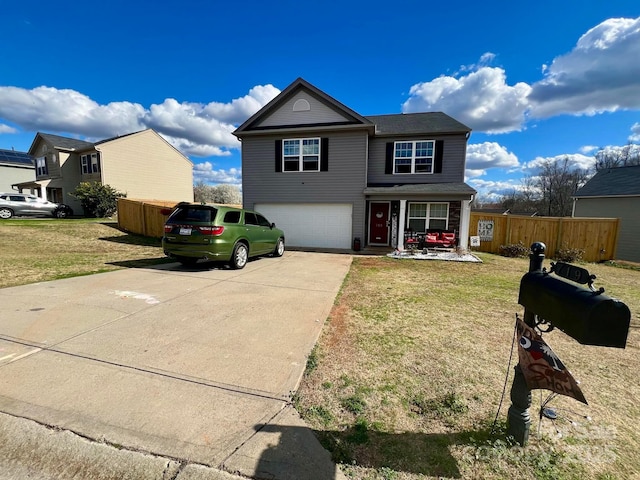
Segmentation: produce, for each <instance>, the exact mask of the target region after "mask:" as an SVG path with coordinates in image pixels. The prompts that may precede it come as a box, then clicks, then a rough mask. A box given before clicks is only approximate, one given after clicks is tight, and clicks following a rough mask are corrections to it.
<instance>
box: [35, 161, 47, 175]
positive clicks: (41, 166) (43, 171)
mask: <svg viewBox="0 0 640 480" xmlns="http://www.w3.org/2000/svg"><path fill="white" fill-rule="evenodd" d="M48 174H49V170H48V169H47V157H39V158H36V175H37V176H38V177H41V176H43V175H48Z"/></svg>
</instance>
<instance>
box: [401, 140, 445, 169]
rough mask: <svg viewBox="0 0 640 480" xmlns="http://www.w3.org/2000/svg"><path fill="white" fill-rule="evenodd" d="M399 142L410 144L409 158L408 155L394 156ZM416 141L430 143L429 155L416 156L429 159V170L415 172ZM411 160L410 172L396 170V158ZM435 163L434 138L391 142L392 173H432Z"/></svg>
mask: <svg viewBox="0 0 640 480" xmlns="http://www.w3.org/2000/svg"><path fill="white" fill-rule="evenodd" d="M399 143H410V144H411V158H409V157H396V147H397V146H398V144H399ZM418 143H431V156H426V157H418V158H426V159H427V160H431V171H430V172H416V144H418ZM401 159H406V160H411V171H410V172H396V167H397V165H396V160H401ZM435 163H436V141H435V140H401V141H398V142H393V169H392V170H393V172H392V173H393V175H432V174H433V172H434V170H435Z"/></svg>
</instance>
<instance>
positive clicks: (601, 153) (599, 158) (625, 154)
mask: <svg viewBox="0 0 640 480" xmlns="http://www.w3.org/2000/svg"><path fill="white" fill-rule="evenodd" d="M595 157H596V170H597V171H600V170H606V169H608V168H617V167H628V166H631V165H640V145H636V144H633V143H629V144H627V145H625V146H624V147H607V148H601V149H600V150H598V152H597V153H596V155H595Z"/></svg>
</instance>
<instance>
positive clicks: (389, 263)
mask: <svg viewBox="0 0 640 480" xmlns="http://www.w3.org/2000/svg"><path fill="white" fill-rule="evenodd" d="M482 258H483V260H484V263H483V264H470V263H449V262H432V261H429V262H425V261H410V260H401V261H399V260H391V259H386V258H366V257H356V258H355V260H354V263H353V266H352V269H351V272H350V274H349V276H348V278H347V280H346V282H345V284H344V286H343V290H342V293H341V296H340V297H339V300H338V302H337V304H336V306H335V308H334V309H333V312H332V314H331V317H330V319H329V321H328V322H327V324H326V326H325V330H324V332H323V335H322V338H321V340H320V342H319V344H318V346H317V348H316V350H315V351H314V353H313V356H314V360H315V362H314V363H315V364H317V365H316V366H315V368H314V369H313V370H312V371H309V372H308V374H307V375H306V376H305V379H304V380H303V383H302V385H301V387H300V389H299V392H298V394H297V397H296V405H297V407H298V408H299V410H300V412H301V413H302V414H303V416H304V417H305V419H306V420H307V421H308V422H309V423H310V424H311V425H312V427H313V428H314V429H315V430H316V432H317V433H318V436H319V437H320V439H321V441H322V442H323V443H324V444H325V446H326V447H327V448H329V449H330V450H331V451H332V453H333V455H334V458H335V459H336V460H338V461H341V462H342V463H343V469H344V470H345V472H346V473H347V474H348V475H349V476H350V477H352V478H357V479H374V478H385V479H386V478H388V479H417V478H477V479H485V478H524V479H560V478H564V479H568V478H580V479H608V478H621V479H622V478H631V477H632V476H633V475H638V472H640V459H638V458H637V452H638V451H640V433H639V431H640V429H638V428H637V426H636V424H635V422H636V421H638V420H639V419H640V408H639V406H638V401H637V399H638V398H639V395H640V387H639V385H638V380H637V372H638V371H639V367H640V358H639V356H638V348H639V346H640V333H639V329H638V327H639V326H640V317H639V316H638V313H637V312H640V289H639V288H638V287H637V284H638V280H640V272H639V271H634V270H629V269H621V268H614V267H608V266H604V265H587V268H588V269H589V270H590V271H591V272H592V273H595V274H596V275H598V280H597V281H596V286H604V287H605V288H606V290H607V294H609V295H611V296H614V297H617V298H621V299H622V300H623V301H625V303H627V305H629V307H630V309H631V311H632V328H631V330H630V334H629V339H628V343H627V348H626V349H624V350H623V349H613V348H602V347H589V346H583V345H580V344H578V343H577V342H576V341H575V340H573V339H571V338H569V337H567V336H566V335H564V334H563V333H562V332H558V331H554V332H552V333H550V334H548V335H545V338H546V339H547V341H548V342H549V343H550V345H551V346H552V348H553V349H554V351H555V352H556V353H557V354H558V355H559V356H560V358H561V359H562V360H563V361H564V362H565V364H566V365H567V366H568V367H569V368H570V369H571V370H572V372H573V373H574V374H575V376H576V377H577V378H578V379H579V380H580V381H581V382H582V384H581V385H582V388H583V391H584V393H585V395H586V397H587V400H588V401H589V402H590V405H589V406H583V405H582V404H580V403H578V402H576V401H575V400H572V399H568V398H566V397H558V398H557V399H555V400H554V401H553V402H552V403H551V406H553V407H555V408H556V409H557V410H558V412H559V414H560V418H559V419H558V420H557V421H556V422H555V423H551V421H549V420H543V421H542V423H541V424H540V422H539V421H538V418H537V412H538V409H539V406H540V403H541V391H535V392H534V395H533V396H534V405H533V407H532V416H533V417H534V419H533V425H532V431H531V441H530V444H529V446H528V447H526V448H525V449H521V448H518V447H510V446H508V445H507V444H506V443H505V437H504V435H502V434H501V433H499V434H497V435H493V436H492V435H490V430H491V425H492V423H493V419H494V417H495V415H496V412H497V410H498V404H499V402H500V398H501V394H502V390H503V385H504V381H505V375H506V372H507V363H508V360H509V355H510V349H511V344H512V338H513V327H514V320H515V314H516V312H520V313H521V311H522V308H521V307H520V306H519V305H517V295H518V288H519V280H520V278H521V277H522V275H523V274H524V273H525V272H526V271H527V268H528V260H521V259H508V258H503V257H498V256H493V255H482ZM545 265H546V266H548V262H546V263H545ZM516 357H517V353H514V362H515V361H516V360H515V359H516ZM510 386H511V375H510V379H509V382H508V387H507V396H506V398H505V401H504V405H503V407H502V409H501V414H500V416H499V422H498V426H499V429H498V430H501V431H502V430H503V427H504V423H505V420H506V410H507V408H508V406H509V404H510V401H509V398H508V393H509V389H510ZM546 393H548V392H546ZM546 393H544V396H545V397H546ZM585 417H589V418H590V419H587V418H585ZM539 425H540V435H538V428H539ZM557 430H559V431H560V432H561V433H562V436H559V435H558V433H557Z"/></svg>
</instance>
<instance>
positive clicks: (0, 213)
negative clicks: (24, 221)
mask: <svg viewBox="0 0 640 480" xmlns="http://www.w3.org/2000/svg"><path fill="white" fill-rule="evenodd" d="M11 217H13V212H12V211H11V209H10V208H0V218H4V219H7V218H11Z"/></svg>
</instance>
